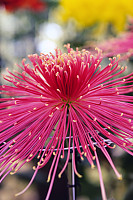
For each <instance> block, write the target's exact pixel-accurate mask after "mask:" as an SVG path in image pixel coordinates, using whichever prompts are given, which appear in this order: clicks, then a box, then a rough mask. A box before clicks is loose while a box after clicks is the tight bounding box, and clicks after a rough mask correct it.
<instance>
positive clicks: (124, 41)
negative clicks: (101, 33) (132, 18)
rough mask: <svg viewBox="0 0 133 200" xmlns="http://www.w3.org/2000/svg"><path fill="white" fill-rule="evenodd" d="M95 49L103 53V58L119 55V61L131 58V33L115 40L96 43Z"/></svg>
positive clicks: (132, 43) (132, 41)
mask: <svg viewBox="0 0 133 200" xmlns="http://www.w3.org/2000/svg"><path fill="white" fill-rule="evenodd" d="M95 45H96V44H93V46H95ZM97 47H98V48H99V49H101V50H102V51H103V56H104V57H112V56H116V55H117V54H121V59H126V58H129V57H131V56H133V31H131V32H125V33H123V34H120V35H119V36H118V37H116V38H111V39H108V40H104V41H102V42H100V43H97Z"/></svg>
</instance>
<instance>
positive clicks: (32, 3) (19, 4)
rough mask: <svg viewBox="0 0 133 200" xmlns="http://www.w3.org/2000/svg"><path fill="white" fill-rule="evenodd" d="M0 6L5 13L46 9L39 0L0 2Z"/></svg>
mask: <svg viewBox="0 0 133 200" xmlns="http://www.w3.org/2000/svg"><path fill="white" fill-rule="evenodd" d="M0 5H2V6H5V8H6V10H7V11H10V12H13V11H15V10H18V9H31V10H34V11H41V10H44V9H45V8H46V4H45V2H43V1H41V0H0Z"/></svg>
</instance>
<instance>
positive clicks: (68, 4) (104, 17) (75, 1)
mask: <svg viewBox="0 0 133 200" xmlns="http://www.w3.org/2000/svg"><path fill="white" fill-rule="evenodd" d="M132 5H133V1H132V0H117V1H116V0H108V1H107V0H106V1H105V0H95V1H94V0H61V1H60V12H58V15H60V16H59V17H60V18H61V20H62V21H64V22H66V21H67V20H69V19H74V20H75V21H76V23H77V24H78V26H79V27H87V26H91V25H93V24H96V23H104V24H107V23H110V24H112V25H114V27H115V29H116V30H117V31H121V30H123V29H124V27H125V24H126V21H127V17H128V16H133V8H132Z"/></svg>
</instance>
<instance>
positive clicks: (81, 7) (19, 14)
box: [0, 0, 133, 200]
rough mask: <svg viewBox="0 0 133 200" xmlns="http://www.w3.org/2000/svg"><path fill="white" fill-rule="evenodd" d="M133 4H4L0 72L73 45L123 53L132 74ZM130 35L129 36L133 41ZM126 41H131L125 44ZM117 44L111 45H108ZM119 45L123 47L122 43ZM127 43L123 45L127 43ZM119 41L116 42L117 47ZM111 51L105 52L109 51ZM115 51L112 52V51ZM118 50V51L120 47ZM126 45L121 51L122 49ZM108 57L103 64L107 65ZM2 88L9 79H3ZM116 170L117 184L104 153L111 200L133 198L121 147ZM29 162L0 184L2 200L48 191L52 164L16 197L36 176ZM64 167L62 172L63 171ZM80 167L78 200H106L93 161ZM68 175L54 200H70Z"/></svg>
mask: <svg viewBox="0 0 133 200" xmlns="http://www.w3.org/2000/svg"><path fill="white" fill-rule="evenodd" d="M132 4H133V2H132V0H126V1H125V0H117V1H115V0H109V1H108V3H107V1H105V0H95V1H93V0H0V72H1V77H2V74H6V73H7V72H6V68H7V67H8V68H9V69H10V71H12V70H15V69H16V66H15V63H18V64H20V65H21V60H22V58H26V59H27V56H28V55H29V54H34V53H37V54H40V53H46V54H47V53H49V52H52V53H54V49H55V48H56V47H59V48H61V49H62V51H64V48H63V45H64V44H67V43H70V44H71V47H73V48H75V47H79V49H81V48H86V49H89V50H91V51H92V52H93V51H94V47H96V46H98V47H102V45H101V44H104V43H105V42H106V44H107V45H105V46H104V47H103V51H105V55H107V54H106V53H109V55H110V56H113V55H115V54H119V53H122V55H124V56H125V57H126V58H128V59H123V60H122V61H121V62H122V63H121V64H122V65H123V64H124V65H128V70H127V72H126V73H129V72H132V71H133V59H132V49H133V18H132V17H133V8H132ZM129 36H130V37H129ZM125 38H126V40H124V39H125ZM112 41H114V44H116V45H113V46H112V47H110V46H109V45H110V44H112ZM118 41H119V43H118ZM123 41H124V42H123ZM115 42H116V43H115ZM105 47H106V48H105ZM109 47H110V48H109ZM116 47H117V48H116ZM120 47H121V48H120ZM106 57H107V56H105V59H104V62H103V65H104V64H106V62H108V61H107V58H106ZM0 82H1V84H3V83H4V80H3V79H2V78H1V79H0ZM110 154H111V156H112V158H113V161H114V163H115V166H116V167H117V169H118V171H119V172H120V173H122V175H123V180H122V181H118V180H117V178H116V177H115V175H114V172H113V170H112V168H111V167H110V166H109V164H108V162H107V161H106V159H105V158H104V156H103V155H102V153H101V152H100V151H99V158H100V163H101V168H102V173H103V179H104V183H105V188H106V192H107V196H108V200H132V199H133V158H132V157H131V156H130V155H127V154H126V153H125V152H123V151H122V150H121V149H120V148H118V147H116V148H115V149H113V151H112V150H111V151H110ZM34 162H35V163H36V160H33V162H32V163H27V164H26V165H25V166H24V167H23V168H22V169H21V170H20V171H19V173H17V174H15V175H13V176H10V175H9V176H8V177H7V178H6V179H5V180H4V181H3V182H2V184H1V185H0V200H44V199H45V195H46V193H47V190H48V183H47V182H46V180H47V174H48V169H49V166H50V163H49V164H48V165H47V166H46V167H45V168H43V169H41V170H40V171H39V173H38V175H37V176H36V178H35V181H34V183H33V184H32V186H31V187H30V189H28V190H27V191H26V192H25V193H24V194H23V195H21V196H18V197H15V196H14V194H16V193H18V192H19V191H21V190H22V189H23V188H24V187H25V186H26V185H27V184H28V182H29V180H30V178H31V177H32V173H33V170H32V166H33V165H34ZM62 164H63V161H62V163H60V165H59V170H60V168H61V167H62ZM77 168H78V170H79V172H80V173H81V174H82V175H83V178H82V179H78V178H76V195H77V198H76V199H77V200H101V192H100V185H99V176H98V172H97V169H96V168H95V169H93V170H92V169H91V168H90V166H89V164H88V162H87V161H86V160H84V161H82V162H81V161H80V160H79V161H78V158H77ZM68 190H69V188H68V178H67V172H66V173H64V175H63V176H62V178H61V179H58V178H56V179H55V183H54V187H53V190H52V194H51V197H50V200H68Z"/></svg>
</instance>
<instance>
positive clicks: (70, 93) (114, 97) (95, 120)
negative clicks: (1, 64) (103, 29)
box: [0, 45, 133, 200]
mask: <svg viewBox="0 0 133 200" xmlns="http://www.w3.org/2000/svg"><path fill="white" fill-rule="evenodd" d="M67 50H68V54H66V53H64V54H62V52H61V51H60V50H59V49H56V54H55V55H53V54H46V55H44V54H41V55H40V56H39V55H37V54H34V55H30V56H29V59H30V61H31V64H26V63H25V60H23V61H22V65H23V66H22V67H21V66H19V65H18V67H19V68H20V69H21V71H22V72H17V71H15V73H14V74H13V73H11V72H9V71H8V72H9V75H6V76H4V79H5V80H7V81H9V82H10V83H12V84H13V86H10V85H9V86H7V85H2V86H1V90H2V92H1V93H2V94H4V95H7V96H8V97H6V96H5V97H4V98H2V99H1V103H0V123H1V124H0V144H1V146H0V163H1V164H0V170H1V173H0V175H1V181H2V180H3V179H4V178H5V177H6V176H7V175H8V174H9V173H11V174H14V173H16V172H17V171H18V170H19V169H20V168H21V167H22V166H23V165H24V164H25V163H27V162H30V161H31V160H32V159H33V158H34V157H35V156H37V158H38V163H37V165H36V167H33V169H34V170H35V171H34V174H33V177H32V179H31V181H30V182H29V184H28V186H27V187H26V188H25V189H24V190H23V191H22V192H20V193H18V194H22V193H23V192H24V191H26V190H27V188H28V187H29V186H30V185H31V183H32V182H33V180H34V178H35V176H36V174H37V172H38V170H39V169H40V168H42V167H43V166H45V165H46V164H47V163H48V161H49V159H50V158H51V156H52V155H54V158H53V161H52V165H51V167H50V170H49V174H48V179H47V181H48V182H49V181H50V186H49V190H48V193H47V196H46V200H48V199H49V197H50V193H51V190H52V186H53V182H54V178H55V174H56V171H57V167H58V163H59V160H60V158H64V150H65V147H67V148H68V151H67V158H66V161H65V164H64V167H63V168H62V170H61V172H60V173H59V175H58V176H59V178H60V177H61V175H62V173H63V172H64V170H65V169H66V167H67V164H68V161H69V157H70V149H71V147H72V149H73V163H74V171H75V173H76V175H77V176H79V177H81V175H80V174H79V173H78V172H77V170H76V164H75V148H76V149H77V151H78V153H79V155H80V157H81V159H82V160H83V157H84V156H85V157H86V158H87V160H88V162H89V163H90V165H91V166H92V168H93V167H94V161H95V162H96V164H97V167H98V172H99V177H100V185H101V193H102V198H103V200H106V199H107V198H106V194H105V189H104V184H103V179H102V173H101V168H100V163H99V159H98V155H97V148H100V149H101V151H102V152H103V154H104V155H105V157H106V158H107V160H108V161H109V163H110V165H111V166H112V168H113V170H114V172H115V174H116V175H117V177H118V179H121V178H122V177H121V174H119V173H118V171H117V170H116V168H115V166H114V164H113V162H112V160H111V157H110V155H109V153H108V151H107V150H106V147H109V148H113V147H112V146H110V145H109V144H108V142H106V141H107V139H108V140H110V141H112V142H113V143H115V144H117V145H118V146H119V147H121V148H122V149H123V150H124V151H126V152H128V153H129V154H131V155H133V152H132V149H133V148H132V146H133V143H132V142H131V141H130V139H131V138H133V104H132V103H133V97H132V96H129V95H128V93H130V92H132V91H133V86H132V83H133V73H131V74H129V75H126V76H123V77H120V76H119V75H120V74H122V73H123V72H124V71H125V69H126V67H125V68H124V67H120V66H119V65H118V60H119V59H116V58H113V59H110V63H109V64H108V65H107V66H106V67H104V68H103V69H101V65H100V62H101V61H102V58H101V52H100V51H98V54H97V55H95V56H93V55H91V53H90V52H88V51H86V50H82V51H79V50H78V49H76V51H74V50H73V49H72V48H70V45H67ZM116 76H118V77H116ZM115 77H116V78H115ZM114 78H115V79H114ZM125 94H126V95H125ZM66 140H67V141H68V142H66ZM55 149H56V151H55Z"/></svg>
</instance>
